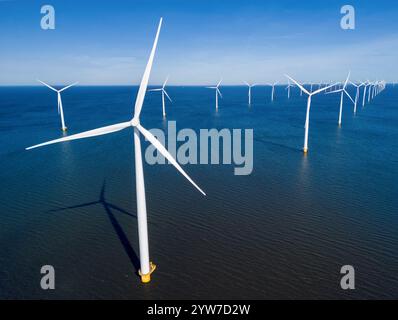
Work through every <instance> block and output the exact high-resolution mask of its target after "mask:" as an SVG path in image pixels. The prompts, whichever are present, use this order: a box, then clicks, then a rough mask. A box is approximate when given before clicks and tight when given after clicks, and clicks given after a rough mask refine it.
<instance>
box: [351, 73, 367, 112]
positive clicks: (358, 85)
mask: <svg viewBox="0 0 398 320" xmlns="http://www.w3.org/2000/svg"><path fill="white" fill-rule="evenodd" d="M350 82H351V81H350ZM351 84H352V85H353V86H354V87H355V88H357V91H356V94H355V102H354V114H355V113H357V104H358V98H359V95H360V89H361V87H363V86H364V85H365V82H362V83H360V84H356V83H354V82H351Z"/></svg>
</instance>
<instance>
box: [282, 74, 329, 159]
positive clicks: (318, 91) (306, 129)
mask: <svg viewBox="0 0 398 320" xmlns="http://www.w3.org/2000/svg"><path fill="white" fill-rule="evenodd" d="M285 76H286V77H287V78H288V79H290V80H291V81H293V83H295V84H296V85H297V86H298V87H299V88H300V90H301V91H302V92H304V93H306V94H307V95H308V100H307V113H306V117H305V126H304V128H305V133H304V147H303V151H304V153H307V152H308V130H309V126H310V109H311V100H312V96H314V95H316V94H318V93H321V92H322V91H325V90H327V89H329V88H331V87H332V86H333V85H332V86H328V87H324V88H321V89H318V90H316V91H314V92H309V91H307V89H305V88H304V86H302V85H301V84H300V83H298V82H297V81H296V80H294V79H293V78H291V77H289V76H288V75H285Z"/></svg>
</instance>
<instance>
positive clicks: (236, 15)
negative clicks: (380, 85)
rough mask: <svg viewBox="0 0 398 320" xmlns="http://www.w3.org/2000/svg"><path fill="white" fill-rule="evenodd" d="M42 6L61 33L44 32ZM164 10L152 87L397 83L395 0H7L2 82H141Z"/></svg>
mask: <svg viewBox="0 0 398 320" xmlns="http://www.w3.org/2000/svg"><path fill="white" fill-rule="evenodd" d="M44 4H51V5H53V6H54V8H55V15H56V29H55V30H46V31H44V30H42V29H41V28H40V20H41V17H42V15H41V13H40V8H41V6H42V5H44ZM345 4H351V5H353V6H354V7H355V9H356V30H354V31H346V30H342V29H341V28H340V19H341V16H342V15H341V14H340V8H341V7H342V6H343V5H345ZM161 16H162V17H163V18H164V23H163V28H162V31H161V35H160V40H159V45H158V51H157V55H156V57H155V64H154V67H153V72H152V75H151V83H152V84H158V83H161V82H163V80H164V78H165V77H166V76H167V75H170V84H175V85H181V84H184V85H197V84H204V85H205V84H211V83H216V82H217V81H218V79H219V78H220V77H223V79H224V83H225V84H241V83H242V80H246V81H249V82H257V83H266V82H271V81H284V82H286V80H285V79H284V77H283V74H284V73H288V74H290V75H292V76H293V77H295V78H297V79H298V80H300V81H314V82H316V81H321V80H323V81H326V80H327V81H332V80H333V81H335V80H342V79H343V78H344V77H345V76H346V74H347V72H348V70H351V71H352V77H353V79H354V80H366V79H376V78H378V79H386V80H387V81H396V80H398V67H397V61H398V59H397V53H398V21H397V20H398V19H397V17H398V4H397V3H396V1H386V0H378V1H365V0H362V1H312V0H309V1H305V0H303V1H292V0H279V1H274V0H262V1H254V0H252V1H250V0H246V1H243V0H241V1H235V0H229V1H227V0H224V1H223V0H219V1H214V0H213V1H210V0H200V1H198V0H172V1H168V0H156V1H155V0H154V1H151V0H146V1H143V0H140V1H138V0H131V1H126V0H112V1H76V0H68V1H65V0H64V1H58V0H45V1H36V0H0V85H11V84H35V79H36V78H40V79H42V80H44V81H48V82H51V83H56V84H64V83H69V82H74V81H80V83H81V84H87V85H95V84H105V85H107V84H112V85H117V84H137V83H139V81H140V79H141V76H142V73H143V70H144V68H145V64H146V61H147V58H148V55H149V51H150V48H151V45H152V42H153V39H154V36H155V31H156V27H157V23H158V21H159V18H160V17H161Z"/></svg>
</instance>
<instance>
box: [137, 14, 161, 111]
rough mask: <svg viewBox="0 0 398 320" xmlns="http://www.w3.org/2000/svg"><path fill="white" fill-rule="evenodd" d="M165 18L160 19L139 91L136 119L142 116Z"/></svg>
mask: <svg viewBox="0 0 398 320" xmlns="http://www.w3.org/2000/svg"><path fill="white" fill-rule="evenodd" d="M162 21H163V18H160V21H159V25H158V30H157V32H156V36H155V41H154V42H153V46H152V50H151V54H150V55H149V60H148V63H147V65H146V68H145V71H144V75H143V76H142V80H141V84H140V88H139V89H138V93H137V98H136V99H135V108H134V117H135V118H139V116H140V114H141V109H142V105H143V103H144V99H145V93H146V89H147V87H148V81H149V76H150V74H151V69H152V64H153V58H154V57H155V52H156V47H157V45H158V39H159V33H160V29H161V27H162Z"/></svg>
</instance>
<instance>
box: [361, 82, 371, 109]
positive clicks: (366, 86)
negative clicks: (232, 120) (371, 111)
mask: <svg viewBox="0 0 398 320" xmlns="http://www.w3.org/2000/svg"><path fill="white" fill-rule="evenodd" d="M369 86H370V82H369V80H367V81H366V82H365V85H364V88H363V100H362V108H363V107H364V106H365V102H366V90H367V89H368V87H369Z"/></svg>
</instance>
